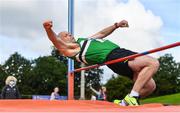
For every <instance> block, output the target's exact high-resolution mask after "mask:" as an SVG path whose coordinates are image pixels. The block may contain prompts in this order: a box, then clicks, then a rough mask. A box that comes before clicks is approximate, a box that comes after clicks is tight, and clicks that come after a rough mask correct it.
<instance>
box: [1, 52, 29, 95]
mask: <svg viewBox="0 0 180 113" xmlns="http://www.w3.org/2000/svg"><path fill="white" fill-rule="evenodd" d="M30 70H31V63H30V61H29V60H27V59H25V58H24V57H22V56H21V55H20V54H18V53H17V52H15V53H14V54H12V55H11V56H10V57H9V59H8V60H7V61H6V62H5V64H4V65H3V66H2V71H3V72H4V74H3V76H1V77H2V78H1V80H3V81H2V82H1V83H3V85H2V86H4V85H5V84H4V83H5V79H6V77H7V76H10V75H11V76H15V77H16V78H17V79H18V81H17V84H18V86H19V90H20V91H21V93H25V92H24V90H23V89H24V87H28V86H27V84H26V79H27V77H28V76H29V73H30Z"/></svg>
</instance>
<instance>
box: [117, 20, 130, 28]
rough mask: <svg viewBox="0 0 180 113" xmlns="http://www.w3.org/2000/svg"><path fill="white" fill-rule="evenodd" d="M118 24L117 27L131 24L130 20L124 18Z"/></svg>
mask: <svg viewBox="0 0 180 113" xmlns="http://www.w3.org/2000/svg"><path fill="white" fill-rule="evenodd" d="M115 24H116V27H117V28H118V27H129V25H128V21H126V20H122V21H120V22H119V23H115Z"/></svg>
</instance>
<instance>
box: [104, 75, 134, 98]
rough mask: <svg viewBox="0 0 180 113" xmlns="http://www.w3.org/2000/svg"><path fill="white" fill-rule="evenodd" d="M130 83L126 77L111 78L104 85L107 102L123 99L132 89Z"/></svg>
mask: <svg viewBox="0 0 180 113" xmlns="http://www.w3.org/2000/svg"><path fill="white" fill-rule="evenodd" d="M132 85H133V83H132V81H131V80H129V78H127V77H123V76H118V77H114V76H112V78H111V79H110V80H109V81H108V82H107V83H106V85H105V86H106V88H107V100H108V101H113V100H115V99H123V98H124V97H125V95H127V94H128V93H129V92H130V90H131V88H132Z"/></svg>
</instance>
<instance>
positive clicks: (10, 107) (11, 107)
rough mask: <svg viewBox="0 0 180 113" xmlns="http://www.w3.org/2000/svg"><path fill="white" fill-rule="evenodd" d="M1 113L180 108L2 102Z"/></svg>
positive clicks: (172, 109) (87, 102) (170, 109)
mask: <svg viewBox="0 0 180 113" xmlns="http://www.w3.org/2000/svg"><path fill="white" fill-rule="evenodd" d="M0 112H154V113H155V112H179V113H180V106H163V105H162V104H145V105H141V106H137V107H133V106H131V107H130V106H128V107H123V106H119V105H115V104H113V103H110V102H105V101H90V100H63V101H49V100H0Z"/></svg>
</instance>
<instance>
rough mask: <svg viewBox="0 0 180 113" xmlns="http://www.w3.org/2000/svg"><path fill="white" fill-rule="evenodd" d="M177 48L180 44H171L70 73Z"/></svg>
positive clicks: (77, 70)
mask: <svg viewBox="0 0 180 113" xmlns="http://www.w3.org/2000/svg"><path fill="white" fill-rule="evenodd" d="M177 46H180V42H176V43H173V44H170V45H166V46H162V47H159V48H156V49H152V50H149V51H145V52H142V53H137V54H134V55H130V56H127V57H123V58H118V59H115V60H111V61H107V62H105V63H102V64H94V65H91V66H87V67H82V68H78V69H75V70H74V71H72V73H73V72H79V71H82V70H88V69H92V68H97V67H100V66H103V65H109V64H114V63H117V62H122V61H125V60H130V59H134V58H136V57H140V56H144V55H147V54H151V53H155V52H158V51H162V50H166V49H170V48H173V47H177Z"/></svg>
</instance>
